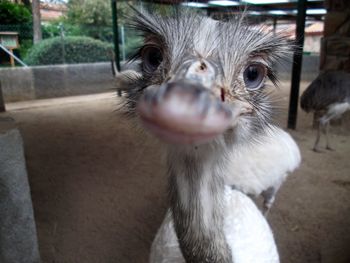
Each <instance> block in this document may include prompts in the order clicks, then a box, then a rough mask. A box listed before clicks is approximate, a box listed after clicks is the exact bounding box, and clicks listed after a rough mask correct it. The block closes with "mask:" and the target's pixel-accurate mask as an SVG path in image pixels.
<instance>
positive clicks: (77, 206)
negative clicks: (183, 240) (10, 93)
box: [0, 86, 350, 263]
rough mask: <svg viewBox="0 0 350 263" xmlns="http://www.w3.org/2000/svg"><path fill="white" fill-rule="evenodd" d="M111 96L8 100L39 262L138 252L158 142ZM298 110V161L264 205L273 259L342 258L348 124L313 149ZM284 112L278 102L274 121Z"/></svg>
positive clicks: (153, 213) (147, 228)
mask: <svg viewBox="0 0 350 263" xmlns="http://www.w3.org/2000/svg"><path fill="white" fill-rule="evenodd" d="M286 87H287V86H286ZM281 91H282V94H284V95H283V96H282V97H281V102H282V103H281V105H282V106H283V107H284V108H285V107H286V105H287V103H286V102H287V101H288V96H287V95H286V94H287V89H283V88H282V90H281ZM117 101H118V99H117V98H116V97H114V96H113V95H112V94H103V95H95V96H87V97H80V98H66V99H56V100H46V101H41V102H40V103H39V104H38V102H36V103H34V104H33V103H30V104H11V105H8V108H9V110H10V111H9V113H8V114H7V115H10V116H11V117H13V118H15V119H16V120H17V122H18V125H19V127H20V129H21V132H22V135H23V137H24V142H25V149H26V157H27V166H28V172H29V176H30V183H31V187H32V196H33V202H34V209H35V215H36V220H37V226H38V234H39V242H40V249H41V254H42V259H43V262H45V263H46V262H56V263H76V262H84V263H90V262H91V263H109V262H110V263H112V262H118V263H129V262H138V263H139V262H147V257H148V252H149V247H150V244H151V242H152V239H153V237H154V235H155V232H156V230H157V227H158V226H159V224H160V222H161V220H162V217H163V215H164V212H165V209H166V206H167V205H166V196H165V183H166V178H165V176H164V167H163V166H162V165H161V157H160V153H159V147H158V146H157V145H156V144H154V143H153V141H152V140H151V139H150V138H148V137H147V136H145V135H143V134H141V133H137V132H135V130H134V127H133V125H132V124H131V123H130V122H129V121H128V120H126V119H125V118H124V117H123V116H122V115H121V114H120V112H118V111H116V109H117V108H118V105H117ZM28 106H29V108H26V107H28ZM21 108H22V109H21ZM3 115H4V114H2V115H0V117H1V116H3ZM299 116H300V118H299V123H298V129H297V131H293V132H291V133H292V135H293V137H294V138H295V139H296V141H297V142H298V144H299V146H300V148H301V151H302V155H303V163H302V166H301V168H300V169H299V170H298V171H297V172H296V173H295V174H294V175H292V176H291V177H290V178H289V179H288V181H287V182H286V184H285V185H284V186H283V187H282V189H281V190H280V192H279V195H278V197H277V200H276V203H275V206H274V207H273V209H272V211H271V213H270V215H269V222H270V223H271V226H272V228H273V230H274V233H275V236H276V240H277V244H278V247H279V250H280V254H281V259H282V262H284V263H299V262H300V263H313V262H315V263H316V262H322V263H348V262H350V250H349V245H350V221H349V220H350V202H349V201H350V161H349V156H350V137H349V135H350V133H349V132H347V131H346V129H345V128H344V127H342V128H337V129H336V131H334V130H333V133H332V136H331V141H332V142H333V146H334V148H335V149H336V151H334V152H325V153H323V154H316V153H314V152H312V151H311V150H310V149H311V147H312V144H313V141H314V135H315V134H314V131H312V130H311V125H310V123H311V119H312V117H311V116H306V115H305V114H304V113H302V112H300V115H299ZM285 118H286V110H282V112H281V115H280V117H279V120H280V122H281V123H282V125H283V126H284V124H285V123H286V120H285ZM345 127H346V126H345Z"/></svg>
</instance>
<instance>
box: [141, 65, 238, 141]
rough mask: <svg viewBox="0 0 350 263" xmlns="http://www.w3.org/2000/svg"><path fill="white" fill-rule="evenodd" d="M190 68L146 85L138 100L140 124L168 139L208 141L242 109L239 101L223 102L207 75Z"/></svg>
mask: <svg viewBox="0 0 350 263" xmlns="http://www.w3.org/2000/svg"><path fill="white" fill-rule="evenodd" d="M190 69H191V67H190V68H189V70H188V71H187V72H186V74H185V77H184V78H181V79H179V78H175V80H173V81H172V82H168V83H164V84H163V85H161V86H151V87H148V88H146V89H145V91H144V94H143V95H142V96H141V98H140V100H139V102H138V107H137V111H138V113H139V116H140V118H141V121H142V123H143V125H144V127H145V128H146V129H148V130H149V131H150V132H151V133H152V134H153V135H155V136H156V137H158V138H159V139H161V140H163V141H165V142H168V143H176V144H203V143H207V142H210V141H211V140H213V139H215V138H216V137H217V136H219V135H220V134H223V133H224V132H225V131H226V130H227V129H229V128H232V126H234V125H235V124H237V119H238V118H239V116H240V115H241V114H242V112H244V106H243V105H242V103H239V102H238V101H237V102H233V103H227V102H224V101H223V99H222V98H221V97H220V96H217V95H215V94H214V92H213V91H212V90H211V89H210V88H211V86H213V84H211V85H208V84H210V83H208V82H211V81H210V79H211V76H210V75H209V76H208V75H207V74H202V72H200V74H193V72H191V71H190ZM203 83H205V84H206V85H205V86H204V85H203Z"/></svg>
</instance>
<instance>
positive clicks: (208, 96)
mask: <svg viewBox="0 0 350 263" xmlns="http://www.w3.org/2000/svg"><path fill="white" fill-rule="evenodd" d="M131 25H132V26H133V27H134V28H135V29H136V30H138V31H139V32H141V33H142V34H143V36H144V42H143V45H142V46H141V47H140V49H139V51H138V53H137V54H136V56H135V57H134V59H135V60H136V61H140V72H138V74H129V73H130V72H127V73H125V74H127V76H126V75H123V73H121V75H120V77H121V78H123V79H124V80H125V79H128V80H129V82H128V85H127V86H128V87H127V88H128V92H127V93H128V105H129V109H130V111H131V112H132V113H136V116H138V117H139V119H140V120H141V122H142V123H143V126H144V127H145V128H146V129H147V130H148V131H150V132H151V133H153V134H154V135H156V136H157V137H158V138H160V139H162V140H163V141H166V142H169V143H176V144H203V143H210V142H218V141H225V142H227V141H228V138H229V139H230V140H239V139H241V138H244V139H247V138H249V137H250V138H253V137H254V136H253V135H254V133H256V132H259V131H261V130H264V128H266V127H267V126H268V125H269V123H270V117H271V106H270V102H269V98H268V95H267V94H266V92H265V91H264V87H265V82H266V81H267V80H268V79H270V80H271V81H272V82H273V83H275V82H276V78H275V75H274V72H273V70H272V64H273V63H274V62H275V61H276V60H278V59H280V58H281V57H283V56H285V55H286V54H287V53H288V52H289V51H290V45H289V43H288V40H287V38H286V37H284V36H281V35H273V34H272V33H266V32H264V30H263V29H262V28H250V27H249V26H248V25H247V24H245V23H244V22H243V18H242V16H240V17H237V18H234V19H232V20H231V21H226V22H222V21H215V20H213V19H211V18H208V17H202V16H200V15H197V14H190V13H188V12H185V13H182V14H181V13H176V14H175V15H174V16H172V17H167V18H164V17H161V16H159V15H154V14H152V15H151V14H149V13H145V12H139V13H137V15H136V16H135V17H134V19H133V20H132V22H131Z"/></svg>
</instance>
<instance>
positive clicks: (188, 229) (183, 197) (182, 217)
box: [168, 152, 232, 263]
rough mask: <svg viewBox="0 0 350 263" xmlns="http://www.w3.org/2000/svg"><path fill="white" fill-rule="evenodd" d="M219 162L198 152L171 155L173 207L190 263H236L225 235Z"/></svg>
mask: <svg viewBox="0 0 350 263" xmlns="http://www.w3.org/2000/svg"><path fill="white" fill-rule="evenodd" d="M212 156H214V155H212ZM215 159H216V158H211V157H210V156H209V155H208V154H205V155H199V154H196V152H194V153H191V152H189V153H185V154H179V153H174V152H172V153H171V152H170V153H169V155H168V168H169V171H168V172H169V178H170V181H169V193H170V203H171V204H170V206H171V210H172V214H173V220H174V226H175V230H176V234H177V237H178V239H179V244H180V248H181V251H182V254H183V256H184V258H185V260H186V262H188V263H198V262H213V263H232V256H231V250H230V248H229V247H228V245H227V242H226V238H225V235H224V232H223V225H224V216H223V212H224V183H223V180H222V178H221V177H220V170H219V164H218V161H217V160H215Z"/></svg>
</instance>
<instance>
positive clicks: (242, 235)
mask: <svg viewBox="0 0 350 263" xmlns="http://www.w3.org/2000/svg"><path fill="white" fill-rule="evenodd" d="M225 206H226V209H225V224H224V233H225V237H226V240H227V243H228V244H229V247H230V248H231V251H232V260H233V262H235V263H278V262H279V256H278V252H277V248H276V244H275V241H274V238H273V234H272V231H271V229H270V227H269V225H268V223H267V221H266V219H265V217H264V216H263V215H262V214H261V212H260V211H259V209H258V208H257V207H256V205H255V204H254V203H253V202H252V200H251V199H250V198H249V197H247V196H246V195H244V194H243V193H241V192H240V191H237V190H232V189H231V188H229V187H226V189H225ZM149 262H150V263H185V260H184V258H183V256H182V254H181V251H180V248H179V243H178V240H177V237H176V233H175V230H174V223H173V220H172V217H171V213H170V212H169V211H168V212H167V214H166V216H165V219H164V221H163V223H162V225H161V226H160V228H159V230H158V232H157V235H156V237H155V239H154V241H153V244H152V248H151V254H150V260H149Z"/></svg>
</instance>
